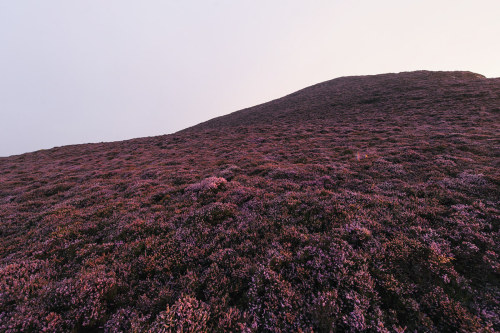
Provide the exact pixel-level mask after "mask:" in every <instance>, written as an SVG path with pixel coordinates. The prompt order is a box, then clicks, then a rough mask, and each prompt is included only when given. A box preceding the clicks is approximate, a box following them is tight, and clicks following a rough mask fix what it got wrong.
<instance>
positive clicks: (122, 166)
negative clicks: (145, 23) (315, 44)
mask: <svg viewBox="0 0 500 333" xmlns="http://www.w3.org/2000/svg"><path fill="white" fill-rule="evenodd" d="M222 98H223V97H222ZM498 133H500V79H498V78H496V79H488V78H485V77H483V76H481V75H479V74H475V73H470V72H429V71H418V72H405V73H399V74H382V75H374V76H357V77H343V78H338V79H334V80H330V81H327V82H323V83H320V84H317V85H314V86H311V87H308V88H305V89H302V90H300V91H297V92H295V93H293V94H290V95H288V96H285V97H282V98H279V99H277V100H274V101H271V102H268V103H264V104H261V105H258V106H254V107H251V108H248V109H244V110H241V111H237V112H234V113H232V114H229V115H226V116H223V117H218V118H215V119H212V120H210V121H207V122H204V123H201V124H199V125H196V126H194V127H191V128H188V129H185V130H183V131H180V132H178V133H175V134H170V135H164V136H158V137H150V138H140V139H133V140H127V141H122V142H112V143H101V144H85V145H75V146H64V147H58V148H53V149H49V150H43V151H38V152H34V153H29V154H23V155H18V156H12V157H7V158H0V331H7V332H18V331H19V332H21V331H43V330H45V331H50V332H66V331H75V332H84V331H85V332H88V331H95V332H100V331H106V332H120V331H137V332H139V331H148V330H149V331H151V332H160V331H163V332H168V331H174V332H175V331H178V330H180V329H182V330H183V331H184V332H198V331H220V332H234V331H244V332H280V331H281V332H290V331H296V332H298V331H302V332H311V331H314V332H330V331H338V332H343V331H346V332H360V331H367V332H375V331H377V332H395V331H396V332H403V331H405V330H406V331H407V332H413V331H419V332H421V331H431V332H456V331H462V332H481V331H483V332H494V331H498V330H500V316H499V315H498V314H499V313H500V304H499V303H500V289H499V287H500V283H499V282H500V281H499V273H500V264H499V254H500V248H499V246H500V245H499V242H498V239H499V238H498V236H499V221H500V210H499V206H498V203H499V202H500V188H499V185H500V172H499V170H500V159H499V157H500V151H499V143H500V139H499V137H498Z"/></svg>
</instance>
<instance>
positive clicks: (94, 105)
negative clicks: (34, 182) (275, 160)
mask: <svg viewBox="0 0 500 333" xmlns="http://www.w3.org/2000/svg"><path fill="white" fill-rule="evenodd" d="M420 69H427V70H469V71H473V72H476V73H480V74H483V75H485V76H487V77H500V0H468V1H464V0H462V1H461V0H449V1H448V0H419V1H416V0H411V1H410V0H390V1H389V0H377V1H374V0H367V1H355V0H351V1H347V0H345V1H342V0H324V1H321V0H314V1H313V0H301V1H298V0H265V1H264V0H258V1H257V0H199V1H194V0H182V1H181V0H176V1H169V0H144V1H137V0H134V1H132V0H58V1H56V0H43V1H42V0H31V1H29V0H0V156H8V155H14V154H20V153H24V152H30V151H35V150H39V149H47V148H52V147H54V146H62V145H67V144H76V143H88V142H102V141H116V140H124V139H131V138H135V137H144V136H154V135H161V134H168V133H173V132H176V131H178V130H181V129H183V128H186V127H189V126H192V125H195V124H197V123H200V122H202V121H205V120H208V119H211V118H213V117H216V116H220V115H224V114H227V113H230V112H233V111H236V110H239V109H242V108H245V107H250V106H253V105H256V104H260V103H263V102H266V101H269V100H272V99H275V98H278V97H281V96H283V95H286V94H289V93H292V92H294V91H296V90H298V89H301V88H304V87H307V86H309V85H312V84H315V83H319V82H322V81H326V80H329V79H333V78H336V77H339V76H348V75H365V74H380V73H387V72H401V71H411V70H420Z"/></svg>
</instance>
